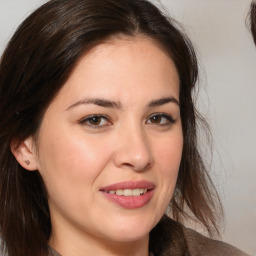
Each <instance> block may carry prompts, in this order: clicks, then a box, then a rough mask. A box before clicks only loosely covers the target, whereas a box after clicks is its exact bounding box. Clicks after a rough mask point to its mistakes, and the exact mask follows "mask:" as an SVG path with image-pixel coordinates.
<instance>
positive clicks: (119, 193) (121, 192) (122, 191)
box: [116, 189, 124, 196]
mask: <svg viewBox="0 0 256 256" xmlns="http://www.w3.org/2000/svg"><path fill="white" fill-rule="evenodd" d="M116 194H117V195H119V196H123V195H124V190H123V189H118V190H116Z"/></svg>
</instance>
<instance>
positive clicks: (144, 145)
mask: <svg viewBox="0 0 256 256" xmlns="http://www.w3.org/2000/svg"><path fill="white" fill-rule="evenodd" d="M197 74H198V67H197V60H196V56H195V53H194V50H193V47H192V45H191V43H190V41H189V40H188V39H187V38H186V36H185V35H184V34H182V33H181V32H180V31H179V30H178V29H177V25H176V24H175V22H174V21H173V20H168V19H167V18H166V17H164V15H163V14H161V12H160V11H159V10H158V9H157V8H156V7H155V6H153V5H152V4H151V3H149V2H148V1H146V0H73V1H69V0H52V1H49V2H48V3H46V4H45V5H43V6H42V7H41V8H39V9H38V10H36V11H35V12H34V13H32V14H31V15H30V16H29V17H28V18H27V19H26V20H25V21H24V22H23V23H22V24H21V26H20V27H19V28H18V30H17V31H16V33H15V34H14V36H13V38H12V39H11V41H10V42H9V44H8V46H7V48H6V50H5V52H4V54H3V56H2V59H1V65H0V98H1V100H0V136H1V145H0V152H1V153H0V166H1V167H0V175H1V181H0V195H1V203H0V208H1V213H0V216H1V217H0V226H1V236H2V241H3V253H4V255H8V256H18V255H20V256H21V255H22V256H25V255H26V256H34V255H49V256H50V255H63V256H65V255H68V256H71V255H76V256H80V255H140V256H146V255H155V256H156V255H159V256H164V255H192V256H193V255H246V254H244V253H243V252H241V251H239V250H238V249H236V248H234V247H232V246H230V245H227V244H224V243H222V242H217V241H214V240H211V239H208V238H206V237H203V236H201V235H200V234H199V233H196V232H195V231H193V230H190V229H186V228H185V227H183V226H182V225H181V224H180V223H181V222H182V220H183V219H187V218H189V216H191V217H192V219H195V220H196V221H197V222H199V223H201V224H202V225H203V226H204V227H205V229H206V230H208V231H209V233H210V234H212V233H213V232H214V231H218V219H219V216H218V215H217V212H218V211H217V209H218V208H220V203H219V200H218V196H217V193H216V192H215V189H214V187H213V185H212V183H211V180H210V178H209V176H208V174H207V171H206V169H205V166H204V164H203V161H202V159H201V157H200V154H199V151H198V148H197V137H196V127H197V121H196V120H197V119H201V120H202V118H201V117H200V116H199V114H198V113H197V112H196V111H195V108H194V103H193V100H192V92H193V89H194V87H195V84H196V81H197ZM168 206H169V208H170V211H171V214H172V216H173V220H172V219H170V218H169V217H167V215H165V212H166V209H167V208H168ZM174 220H176V221H178V222H176V221H174ZM179 222H180V223H179Z"/></svg>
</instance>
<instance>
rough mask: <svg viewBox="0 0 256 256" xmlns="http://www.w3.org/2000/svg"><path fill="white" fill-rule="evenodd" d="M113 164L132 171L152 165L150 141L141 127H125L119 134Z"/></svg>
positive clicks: (143, 169)
mask: <svg viewBox="0 0 256 256" xmlns="http://www.w3.org/2000/svg"><path fill="white" fill-rule="evenodd" d="M114 164H115V165H116V166H117V167H119V168H130V169H132V170H134V171H145V170H148V169H150V168H151V167H152V166H153V164H154V158H153V154H152V150H151V145H150V141H149V139H148V138H147V135H146V134H145V132H143V130H142V129H129V130H128V129H127V130H126V132H124V131H123V132H122V133H121V134H120V135H119V137H118V143H117V149H116V151H115V154H114Z"/></svg>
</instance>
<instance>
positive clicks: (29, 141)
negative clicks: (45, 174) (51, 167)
mask: <svg viewBox="0 0 256 256" xmlns="http://www.w3.org/2000/svg"><path fill="white" fill-rule="evenodd" d="M10 147H11V151H12V153H13V155H14V157H15V158H16V160H17V161H18V163H19V164H20V165H21V166H22V167H23V168H25V169H27V170H28V171H35V170H38V161H37V154H36V150H35V146H34V142H33V138H32V136H30V137H28V138H26V139H25V140H24V141H19V142H17V141H15V140H13V141H12V143H11V145H10Z"/></svg>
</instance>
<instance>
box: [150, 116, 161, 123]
mask: <svg viewBox="0 0 256 256" xmlns="http://www.w3.org/2000/svg"><path fill="white" fill-rule="evenodd" d="M161 120H162V117H161V116H153V117H151V118H150V121H151V123H153V124H159V123H161Z"/></svg>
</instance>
